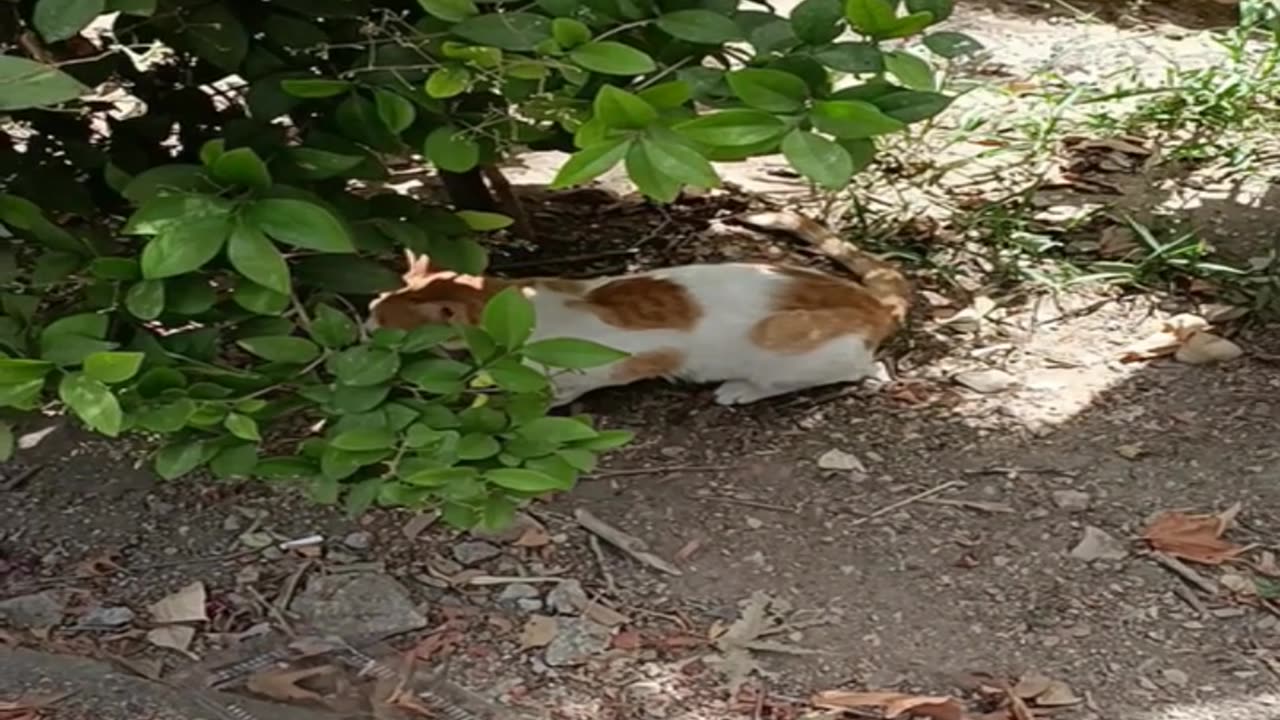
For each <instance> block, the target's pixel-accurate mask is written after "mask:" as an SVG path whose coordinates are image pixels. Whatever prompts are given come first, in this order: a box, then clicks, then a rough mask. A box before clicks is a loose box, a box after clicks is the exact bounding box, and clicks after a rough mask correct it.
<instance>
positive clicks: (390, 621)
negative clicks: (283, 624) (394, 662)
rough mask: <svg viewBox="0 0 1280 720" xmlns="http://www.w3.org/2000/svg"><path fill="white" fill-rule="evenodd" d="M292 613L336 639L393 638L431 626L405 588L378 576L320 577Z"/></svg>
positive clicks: (352, 574)
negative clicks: (362, 637)
mask: <svg viewBox="0 0 1280 720" xmlns="http://www.w3.org/2000/svg"><path fill="white" fill-rule="evenodd" d="M292 609H293V610H294V611H296V612H297V613H298V614H299V615H300V616H301V617H302V619H303V620H304V621H305V622H307V623H308V624H310V625H312V626H314V627H315V628H317V629H318V630H319V631H321V632H323V633H326V634H333V635H344V636H356V637H358V636H363V635H393V634H398V633H404V632H409V631H410V630H417V629H419V628H422V627H425V626H426V624H427V619H426V618H425V617H423V615H422V613H420V612H418V609H417V608H416V607H415V606H414V602H413V600H412V599H410V597H409V592H408V591H407V590H406V589H405V587H404V586H403V585H401V584H400V583H398V582H396V581H395V580H394V579H392V578H390V577H388V576H386V575H382V574H378V573H350V574H342V575H328V576H320V577H316V578H314V579H312V580H311V582H309V583H307V589H306V590H304V591H303V592H302V593H301V594H299V595H298V598H297V599H296V600H294V601H293V605H292Z"/></svg>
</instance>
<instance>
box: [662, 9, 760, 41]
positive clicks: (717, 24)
mask: <svg viewBox="0 0 1280 720" xmlns="http://www.w3.org/2000/svg"><path fill="white" fill-rule="evenodd" d="M658 27H659V28H660V29H661V30H662V31H663V32H665V33H667V34H668V35H670V36H671V37H674V38H679V39H681V40H687V41H689V42H692V43H699V44H702V45H723V44H724V43H727V42H729V41H731V40H741V39H742V31H741V30H739V29H738V24H737V23H735V22H734V21H733V20H731V19H729V18H728V17H725V16H724V15H721V14H720V13H715V12H711V11H710V10H699V9H693V10H677V11H675V12H669V13H666V14H663V15H659V16H658Z"/></svg>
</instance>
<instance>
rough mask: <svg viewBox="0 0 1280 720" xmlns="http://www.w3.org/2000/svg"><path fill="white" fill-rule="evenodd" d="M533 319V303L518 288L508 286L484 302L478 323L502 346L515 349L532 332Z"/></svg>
mask: <svg viewBox="0 0 1280 720" xmlns="http://www.w3.org/2000/svg"><path fill="white" fill-rule="evenodd" d="M535 321H536V319H535V318H534V314H533V303H531V302H529V299H528V298H526V297H525V296H524V294H523V293H522V292H520V288H517V287H509V288H507V289H505V290H503V291H502V292H500V293H498V294H497V295H494V296H493V297H492V298H491V299H490V300H489V302H487V303H485V306H484V313H483V314H482V316H481V320H480V325H481V327H483V328H484V329H485V330H486V331H487V332H488V333H489V335H491V336H492V337H493V339H494V340H497V341H498V344H500V345H502V347H504V348H506V349H507V350H515V349H517V348H519V347H520V346H521V345H522V344H524V341H525V340H527V339H529V336H530V335H531V334H533V327H534V323H535Z"/></svg>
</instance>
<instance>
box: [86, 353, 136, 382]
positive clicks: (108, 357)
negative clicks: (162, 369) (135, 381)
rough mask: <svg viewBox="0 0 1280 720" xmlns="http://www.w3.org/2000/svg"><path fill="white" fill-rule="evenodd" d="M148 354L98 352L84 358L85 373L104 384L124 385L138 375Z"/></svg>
mask: <svg viewBox="0 0 1280 720" xmlns="http://www.w3.org/2000/svg"><path fill="white" fill-rule="evenodd" d="M144 359H146V354H144V353H140V352H97V353H93V354H92V355H86V356H85V358H84V372H85V374H86V375H88V376H89V377H91V378H94V379H95V380H101V381H102V382H104V383H110V384H114V383H122V382H124V381H125V380H128V379H130V378H132V377H133V376H134V375H137V374H138V370H140V369H142V361H143V360H144Z"/></svg>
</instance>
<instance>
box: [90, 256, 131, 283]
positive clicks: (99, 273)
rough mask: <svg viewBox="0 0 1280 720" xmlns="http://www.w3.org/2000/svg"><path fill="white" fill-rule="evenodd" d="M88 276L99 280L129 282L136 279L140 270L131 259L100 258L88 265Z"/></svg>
mask: <svg viewBox="0 0 1280 720" xmlns="http://www.w3.org/2000/svg"><path fill="white" fill-rule="evenodd" d="M89 274H90V275H93V276H94V277H95V278H98V279H99V280H110V281H113V282H129V281H131V280H137V279H138V275H139V274H140V270H139V268H138V261H137V260H134V259H133V258H122V257H100V258H95V259H94V260H93V262H91V263H89Z"/></svg>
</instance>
